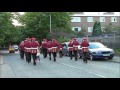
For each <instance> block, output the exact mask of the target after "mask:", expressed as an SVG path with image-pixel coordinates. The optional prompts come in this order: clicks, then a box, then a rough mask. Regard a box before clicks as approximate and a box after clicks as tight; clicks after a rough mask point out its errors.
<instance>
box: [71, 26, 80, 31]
mask: <svg viewBox="0 0 120 90" xmlns="http://www.w3.org/2000/svg"><path fill="white" fill-rule="evenodd" d="M75 28H78V32H80V31H81V27H72V31H75Z"/></svg>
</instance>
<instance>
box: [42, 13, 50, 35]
mask: <svg viewBox="0 0 120 90" xmlns="http://www.w3.org/2000/svg"><path fill="white" fill-rule="evenodd" d="M43 16H46V15H45V14H43ZM49 17H50V33H51V32H52V25H51V22H52V20H51V14H50V15H49Z"/></svg>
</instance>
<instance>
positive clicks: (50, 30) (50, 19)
mask: <svg viewBox="0 0 120 90" xmlns="http://www.w3.org/2000/svg"><path fill="white" fill-rule="evenodd" d="M51 28H52V27H51V14H50V33H51V32H52V29H51Z"/></svg>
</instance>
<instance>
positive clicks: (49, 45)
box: [47, 41, 52, 60]
mask: <svg viewBox="0 0 120 90" xmlns="http://www.w3.org/2000/svg"><path fill="white" fill-rule="evenodd" d="M51 43H52V42H51V41H48V43H47V50H48V53H49V60H51V52H52V44H51Z"/></svg>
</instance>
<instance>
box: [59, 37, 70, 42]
mask: <svg viewBox="0 0 120 90" xmlns="http://www.w3.org/2000/svg"><path fill="white" fill-rule="evenodd" d="M57 41H58V43H63V42H69V41H70V38H66V37H59V38H57Z"/></svg>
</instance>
